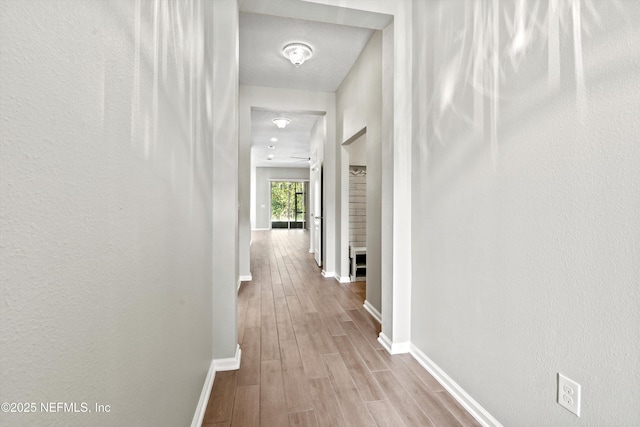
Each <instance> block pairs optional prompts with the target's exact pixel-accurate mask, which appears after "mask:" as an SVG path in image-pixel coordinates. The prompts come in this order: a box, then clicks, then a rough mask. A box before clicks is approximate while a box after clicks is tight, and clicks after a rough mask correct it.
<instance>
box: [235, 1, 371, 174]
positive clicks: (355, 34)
mask: <svg viewBox="0 0 640 427" xmlns="http://www.w3.org/2000/svg"><path fill="white" fill-rule="evenodd" d="M373 31H374V30H372V29H369V28H362V27H356V26H346V25H338V24H333V23H327V22H316V21H310V20H303V19H294V18H285V17H280V16H273V15H266V14H260V13H247V12H241V13H240V84H242V85H253V86H268V87H277V88H288V89H304V90H315V91H325V92H335V91H336V90H337V89H338V87H339V86H340V84H341V83H342V81H343V80H344V78H345V76H346V75H347V73H348V72H349V70H350V69H351V67H352V66H353V64H354V63H355V61H356V59H357V58H358V56H359V55H360V52H361V51H362V49H363V48H364V46H365V45H366V44H367V42H368V41H369V38H370V37H371V35H372V34H373ZM291 42H303V43H306V44H308V45H310V46H311V47H312V49H313V51H314V55H313V57H312V58H311V59H309V60H308V61H307V62H305V63H304V64H302V65H301V66H300V67H296V66H294V65H293V64H291V62H289V60H288V59H286V58H285V57H284V56H283V55H282V48H283V47H284V46H285V45H286V44H288V43H291ZM263 107H266V108H262V109H260V110H252V113H251V136H252V142H251V146H252V148H251V160H252V164H254V165H255V166H278V167H309V163H308V162H307V161H304V160H300V159H292V158H291V157H292V156H294V157H304V158H308V157H309V156H310V153H309V137H310V133H311V129H312V128H313V126H314V124H315V122H316V120H317V119H318V118H319V117H321V116H319V115H314V114H309V113H300V112H295V111H289V112H287V111H281V110H279V111H277V110H269V108H268V106H263ZM280 115H285V116H287V117H288V118H290V119H291V120H292V122H291V124H290V125H289V126H287V128H285V129H278V128H276V126H275V125H274V124H273V123H272V122H271V120H272V119H273V118H274V117H277V116H280ZM272 137H276V138H278V142H276V143H271V142H270V141H269V140H270V138H272ZM271 144H273V145H275V146H276V149H275V150H269V149H268V148H267V146H268V145H271ZM269 154H274V159H273V160H267V155H269Z"/></svg>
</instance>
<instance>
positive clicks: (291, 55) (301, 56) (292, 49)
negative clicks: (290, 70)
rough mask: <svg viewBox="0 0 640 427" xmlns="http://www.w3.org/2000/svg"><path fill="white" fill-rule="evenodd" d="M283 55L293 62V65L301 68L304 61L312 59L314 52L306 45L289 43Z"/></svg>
mask: <svg viewBox="0 0 640 427" xmlns="http://www.w3.org/2000/svg"><path fill="white" fill-rule="evenodd" d="M282 54H283V55H284V56H285V58H287V59H288V60H289V61H291V63H292V64H293V65H295V66H296V67H299V66H300V65H302V64H303V63H304V61H306V60H308V59H309V58H311V56H312V55H313V50H312V49H311V46H309V45H308V44H305V43H289V44H288V45H286V46H285V47H283V48H282Z"/></svg>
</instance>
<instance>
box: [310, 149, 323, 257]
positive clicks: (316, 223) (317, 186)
mask: <svg viewBox="0 0 640 427" xmlns="http://www.w3.org/2000/svg"><path fill="white" fill-rule="evenodd" d="M311 170H312V172H313V174H314V177H313V178H314V179H313V185H314V188H313V243H314V244H313V254H314V257H315V259H316V264H318V267H322V222H323V214H322V164H321V163H320V162H318V163H317V164H316V165H314V166H313V167H312V168H311Z"/></svg>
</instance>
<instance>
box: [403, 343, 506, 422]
mask: <svg viewBox="0 0 640 427" xmlns="http://www.w3.org/2000/svg"><path fill="white" fill-rule="evenodd" d="M410 353H411V355H412V356H413V358H414V359H416V360H417V361H418V363H420V364H421V365H422V367H423V368H425V369H426V370H427V371H429V373H430V374H431V375H433V377H434V378H435V379H436V380H437V381H438V382H439V383H440V384H441V385H442V386H443V387H444V388H445V389H446V390H447V391H448V392H449V393H450V394H451V396H453V398H454V399H456V400H457V401H458V403H460V404H461V405H462V406H463V407H464V408H465V409H466V410H467V411H468V412H469V413H470V414H471V415H472V416H473V418H475V419H476V420H478V422H480V424H482V425H483V426H486V427H502V424H500V422H499V421H498V420H496V419H495V418H494V417H493V416H492V415H491V414H490V413H489V412H488V411H487V410H486V409H484V408H483V407H482V406H480V404H479V403H478V402H476V401H475V400H474V399H473V398H472V397H471V396H470V395H469V394H468V393H467V392H466V391H464V389H463V388H462V387H460V386H459V385H458V384H457V383H456V382H455V381H454V380H452V379H451V377H449V375H447V374H446V373H445V372H444V371H443V370H442V369H441V368H440V367H439V366H438V365H436V364H435V363H434V362H433V360H431V359H429V358H428V357H427V355H426V354H424V353H423V352H422V351H421V350H420V349H419V348H418V347H416V346H415V345H413V344H411V351H410Z"/></svg>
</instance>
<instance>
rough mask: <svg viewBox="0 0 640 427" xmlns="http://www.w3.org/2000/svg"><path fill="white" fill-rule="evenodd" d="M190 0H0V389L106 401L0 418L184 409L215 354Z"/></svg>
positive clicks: (203, 131) (206, 178) (14, 422)
mask: <svg viewBox="0 0 640 427" xmlns="http://www.w3.org/2000/svg"><path fill="white" fill-rule="evenodd" d="M201 7H202V5H201V4H200V2H197V1H181V2H177V1H166V2H165V1H162V2H152V1H129V0H123V1H81V0H77V1H72V0H56V1H39V2H33V1H18V0H15V1H14V0H4V1H2V2H0V20H1V22H0V73H1V76H2V77H1V78H2V83H1V85H0V117H1V121H2V124H1V128H0V129H1V130H0V132H1V137H0V144H1V145H0V147H1V156H0V197H1V199H0V205H1V207H0V251H1V252H0V260H1V261H0V269H1V274H0V286H1V288H0V298H1V300H0V307H1V308H0V401H2V402H36V403H38V405H39V402H68V403H71V402H76V403H78V404H79V403H80V402H87V403H88V404H89V409H94V408H93V405H94V404H95V403H96V402H97V403H101V404H104V405H110V412H109V413H104V414H96V413H95V412H94V413H91V414H89V413H69V412H66V413H65V412H60V413H50V414H44V413H35V414H6V413H2V414H0V424H2V425H3V426H25V425H65V426H86V425H94V426H99V425H105V426H106V425H108V426H113V425H157V426H179V425H187V424H188V423H189V422H190V421H191V418H192V417H193V414H194V410H195V407H196V404H197V401H198V397H199V395H200V391H201V389H202V384H203V381H204V377H205V375H206V373H207V369H208V367H209V363H210V361H211V357H212V312H211V303H210V301H211V298H212V291H211V282H212V237H211V236H212V225H211V224H212V216H211V212H212V166H211V158H210V156H211V148H212V147H211V144H212V140H213V135H212V127H211V121H210V120H211V115H210V113H211V89H212V81H211V75H212V69H213V59H212V56H211V50H210V49H209V44H208V42H207V41H208V40H210V39H211V37H209V34H210V33H209V31H210V28H211V20H210V17H209V15H207V16H205V14H204V11H203V10H202V9H201ZM79 408H80V407H79ZM39 411H40V407H39V406H38V412H39Z"/></svg>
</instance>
